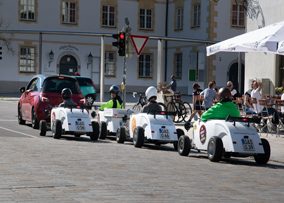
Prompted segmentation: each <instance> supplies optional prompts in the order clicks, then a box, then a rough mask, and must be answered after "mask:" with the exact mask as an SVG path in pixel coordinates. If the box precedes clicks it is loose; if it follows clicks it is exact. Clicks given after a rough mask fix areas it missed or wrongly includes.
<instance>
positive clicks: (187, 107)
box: [183, 102, 192, 122]
mask: <svg viewBox="0 0 284 203" xmlns="http://www.w3.org/2000/svg"><path fill="white" fill-rule="evenodd" d="M183 105H184V106H185V117H184V119H183V120H184V122H187V121H189V118H190V116H191V114H192V108H191V106H190V104H189V103H188V102H183Z"/></svg>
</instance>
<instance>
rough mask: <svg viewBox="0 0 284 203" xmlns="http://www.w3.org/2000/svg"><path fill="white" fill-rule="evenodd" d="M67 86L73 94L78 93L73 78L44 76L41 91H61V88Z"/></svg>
mask: <svg viewBox="0 0 284 203" xmlns="http://www.w3.org/2000/svg"><path fill="white" fill-rule="evenodd" d="M64 88H69V89H71V91H72V93H73V94H79V93H80V90H79V87H78V83H77V81H76V80H75V79H73V78H67V77H61V76H60V77H50V78H46V79H45V81H44V84H43V92H54V93H61V91H62V89H64Z"/></svg>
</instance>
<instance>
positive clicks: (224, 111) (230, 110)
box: [201, 87, 241, 121]
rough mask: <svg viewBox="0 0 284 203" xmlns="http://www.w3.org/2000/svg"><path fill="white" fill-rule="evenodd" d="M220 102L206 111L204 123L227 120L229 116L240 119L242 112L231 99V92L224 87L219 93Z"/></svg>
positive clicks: (203, 116)
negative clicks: (213, 120)
mask: <svg viewBox="0 0 284 203" xmlns="http://www.w3.org/2000/svg"><path fill="white" fill-rule="evenodd" d="M218 97H219V102H218V103H217V104H215V105H214V106H212V107H211V108H209V109H208V110H207V111H205V112H204V113H203V114H202V116H201V120H202V121H207V120H210V119H226V118H227V117H228V116H229V115H230V116H232V117H240V116H241V115H240V111H239V109H238V107H237V105H236V104H235V103H233V102H232V99H231V97H232V96H231V91H230V90H229V89H228V88H226V87H224V88H221V89H220V90H219V92H218Z"/></svg>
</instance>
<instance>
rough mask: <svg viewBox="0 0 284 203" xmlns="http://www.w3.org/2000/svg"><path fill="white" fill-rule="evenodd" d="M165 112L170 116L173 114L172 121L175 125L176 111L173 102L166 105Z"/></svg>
mask: <svg viewBox="0 0 284 203" xmlns="http://www.w3.org/2000/svg"><path fill="white" fill-rule="evenodd" d="M167 112H169V113H170V114H173V116H172V118H173V121H174V122H175V123H177V122H178V120H179V119H178V109H177V107H176V106H175V103H173V102H169V103H168V105H167Z"/></svg>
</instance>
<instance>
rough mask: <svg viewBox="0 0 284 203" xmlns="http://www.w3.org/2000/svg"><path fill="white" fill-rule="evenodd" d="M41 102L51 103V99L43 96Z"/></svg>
mask: <svg viewBox="0 0 284 203" xmlns="http://www.w3.org/2000/svg"><path fill="white" fill-rule="evenodd" d="M40 100H41V101H42V102H49V99H48V98H47V97H43V96H41V97H40Z"/></svg>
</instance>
